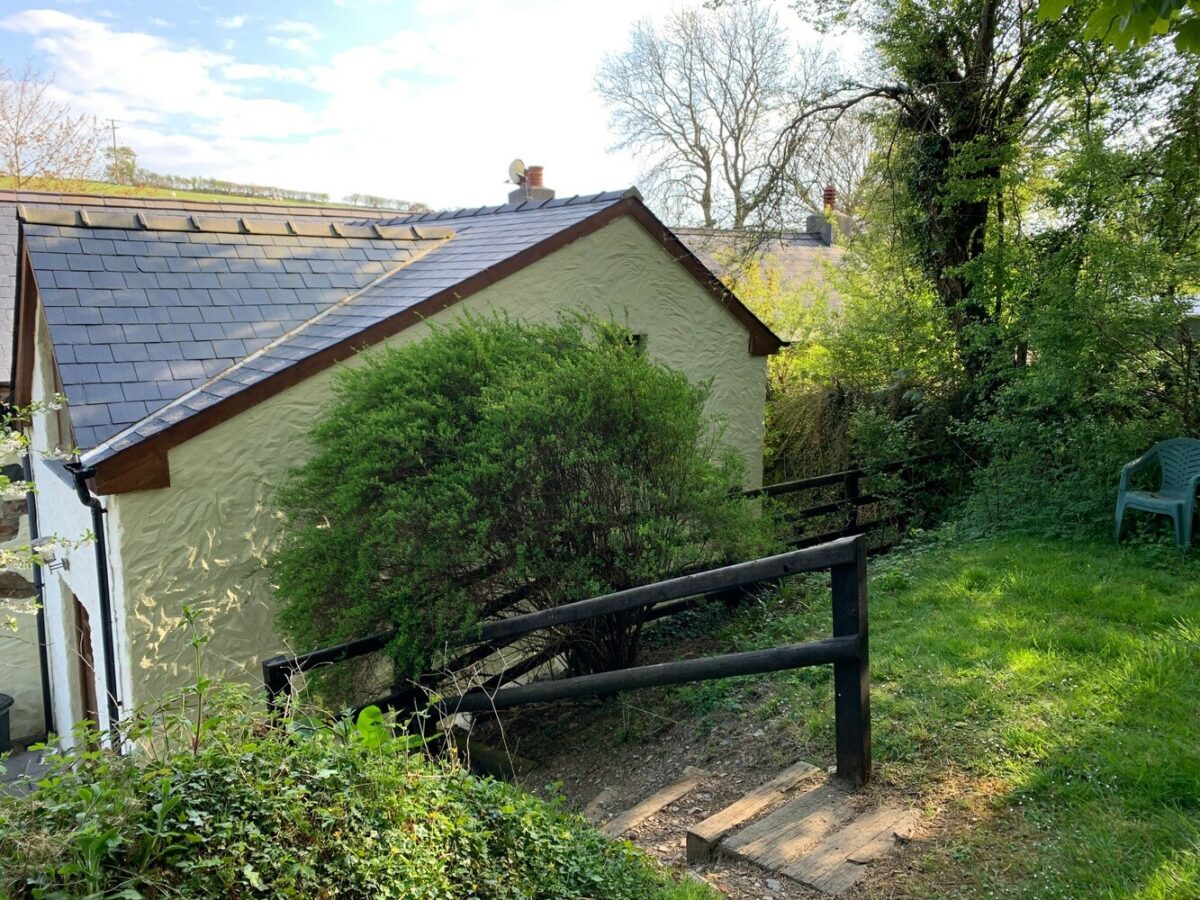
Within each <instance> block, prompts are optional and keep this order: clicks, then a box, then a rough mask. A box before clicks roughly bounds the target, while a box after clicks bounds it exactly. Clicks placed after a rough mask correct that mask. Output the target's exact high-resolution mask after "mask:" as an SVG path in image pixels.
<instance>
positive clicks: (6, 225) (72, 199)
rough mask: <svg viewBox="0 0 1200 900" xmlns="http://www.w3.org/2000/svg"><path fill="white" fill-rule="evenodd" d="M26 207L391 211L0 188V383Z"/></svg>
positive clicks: (377, 214) (349, 214)
mask: <svg viewBox="0 0 1200 900" xmlns="http://www.w3.org/2000/svg"><path fill="white" fill-rule="evenodd" d="M22 205H23V206H24V207H25V208H26V209H32V210H37V209H58V208H62V207H67V208H71V209H95V210H107V211H110V212H131V213H136V212H175V213H179V214H190V213H200V214H206V215H213V214H217V215H225V214H228V215H235V216H256V217H262V218H270V219H287V218H293V219H296V218H303V219H305V220H308V219H309V218H313V217H315V218H321V219H334V220H338V221H345V220H348V219H356V218H357V219H368V218H369V219H385V218H395V217H396V215H397V213H396V212H395V210H373V209H366V208H360V207H355V206H301V205H296V206H292V205H284V204H277V203H260V202H255V201H247V200H242V201H237V200H235V199H233V198H231V199H230V200H228V201H206V200H174V199H170V198H164V197H136V196H125V195H120V194H116V195H114V194H72V193H60V192H56V191H26V190H0V382H5V381H6V380H7V379H8V378H9V375H10V373H11V371H12V363H13V360H12V350H13V342H12V337H11V336H12V333H13V303H14V299H15V295H16V281H17V238H18V233H19V231H20V227H19V224H20V223H19V220H18V216H17V207H18V206H22Z"/></svg>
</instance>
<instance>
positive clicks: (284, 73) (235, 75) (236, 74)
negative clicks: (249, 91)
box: [221, 63, 312, 84]
mask: <svg viewBox="0 0 1200 900" xmlns="http://www.w3.org/2000/svg"><path fill="white" fill-rule="evenodd" d="M221 74H222V75H223V76H224V77H225V78H227V79H229V80H230V81H282V82H290V83H292V84H306V83H307V82H309V81H311V80H312V75H311V74H310V73H309V72H308V71H307V70H305V69H300V68H296V67H294V66H276V65H270V64H267V63H230V64H229V65H227V66H225V67H224V68H223V69H221Z"/></svg>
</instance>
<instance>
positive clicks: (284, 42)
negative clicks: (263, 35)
mask: <svg viewBox="0 0 1200 900" xmlns="http://www.w3.org/2000/svg"><path fill="white" fill-rule="evenodd" d="M267 43H268V44H270V45H271V46H272V47H282V48H283V49H284V50H291V51H292V52H293V53H302V54H304V55H305V56H312V54H313V48H312V47H310V46H309V45H308V43H307V42H306V41H303V40H301V39H300V38H281V37H276V36H275V35H271V36H270V37H268V38H267Z"/></svg>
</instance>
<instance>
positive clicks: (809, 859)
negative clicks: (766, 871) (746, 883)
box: [780, 806, 917, 895]
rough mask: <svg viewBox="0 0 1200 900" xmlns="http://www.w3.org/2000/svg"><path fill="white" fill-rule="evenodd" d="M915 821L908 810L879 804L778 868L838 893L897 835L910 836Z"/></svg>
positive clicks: (888, 847)
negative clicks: (789, 862) (805, 852)
mask: <svg viewBox="0 0 1200 900" xmlns="http://www.w3.org/2000/svg"><path fill="white" fill-rule="evenodd" d="M916 824H917V814H916V813H915V812H913V811H912V810H907V809H898V808H896V807H888V806H883V807H879V808H877V809H875V810H873V811H871V812H867V813H864V814H862V815H860V816H858V817H857V818H856V819H854V820H853V821H852V822H850V823H849V824H847V825H846V826H845V827H843V828H841V829H839V830H838V831H835V832H834V833H833V834H830V835H829V836H828V837H826V838H825V840H823V841H822V842H821V843H820V844H818V845H817V846H816V847H815V848H813V850H812V851H810V852H809V853H807V854H805V855H804V856H802V857H801V858H800V859H798V860H796V861H795V862H794V863H792V864H790V865H788V866H785V867H784V868H782V869H781V870H780V871H781V872H782V873H783V874H784V875H787V876H788V877H789V878H794V879H795V880H796V881H799V882H800V883H801V884H803V885H806V886H807V887H811V888H816V889H817V890H819V891H823V892H824V893H826V894H835V895H836V894H841V893H843V892H844V891H847V890H849V889H850V888H851V887H853V886H854V885H855V884H856V883H857V882H858V880H859V879H861V878H862V877H863V876H864V875H865V874H866V873H867V865H868V864H869V863H871V862H874V861H875V860H876V859H878V858H879V857H881V856H883V855H884V854H886V853H888V852H889V851H890V850H892V849H893V848H894V847H895V845H896V840H897V838H900V839H903V840H908V839H910V838H911V837H912V834H913V830H914V828H915V827H916Z"/></svg>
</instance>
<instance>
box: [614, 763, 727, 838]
mask: <svg viewBox="0 0 1200 900" xmlns="http://www.w3.org/2000/svg"><path fill="white" fill-rule="evenodd" d="M708 775H709V773H708V772H705V771H704V770H703V769H697V768H695V767H694V766H688V767H687V768H686V769H684V770H683V777H682V778H680V779H679V780H678V781H676V782H673V783H672V784H668V785H667V786H666V787H664V788H662V789H660V790H658V791H655V792H654V793H653V794H651V795H650V796H649V797H647V798H646V799H645V800H643V801H642V802H641V803H639V804H637V805H636V806H634V807H631V808H630V809H627V810H625V812H623V813H620V814H618V815H616V816H614V817H613V818H612V820H610V821H609V822H607V823H606V824H604V825H601V826H600V833H601V834H603V835H604V836H605V837H609V838H615V837H620V836H621V835H623V834H624V833H625V832H627V831H629V829H631V828H635V827H637V826H638V825H640V824H641V823H642V822H645V821H646V820H647V819H649V818H650V817H651V816H652V815H654V814H655V813H657V812H659V811H660V810H661V809H662V808H663V807H665V806H666V805H667V804H669V803H674V802H675V801H676V800H678V799H679V798H680V797H682V796H683V795H684V794H687V793H689V792H690V791H692V790H694V789H695V788H696V787H697V786H698V785H699V784H700V782H702V781H703V780H704V779H705V778H708ZM597 799H599V798H597Z"/></svg>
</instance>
